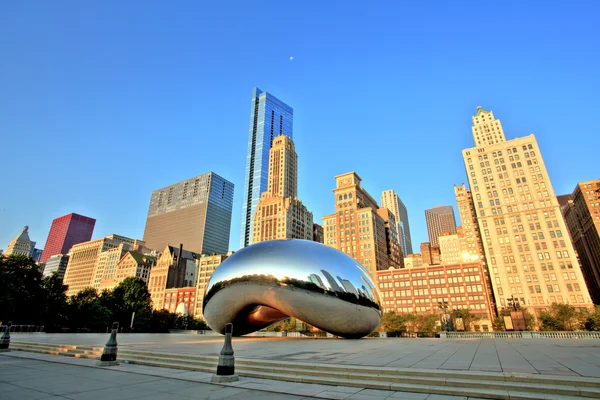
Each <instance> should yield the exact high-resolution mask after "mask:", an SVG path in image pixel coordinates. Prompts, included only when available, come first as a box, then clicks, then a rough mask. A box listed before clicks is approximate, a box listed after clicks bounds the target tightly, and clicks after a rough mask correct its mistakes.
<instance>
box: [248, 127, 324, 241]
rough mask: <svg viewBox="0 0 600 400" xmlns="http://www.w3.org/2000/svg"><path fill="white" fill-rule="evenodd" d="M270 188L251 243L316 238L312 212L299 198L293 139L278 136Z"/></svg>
mask: <svg viewBox="0 0 600 400" xmlns="http://www.w3.org/2000/svg"><path fill="white" fill-rule="evenodd" d="M269 160H270V161H269V176H268V186H267V191H266V192H264V193H263V194H262V195H261V197H260V201H259V202H258V206H257V207H256V215H254V227H253V229H252V243H258V242H264V241H266V240H275V239H305V240H312V238H313V215H312V213H311V212H309V211H308V210H307V209H306V207H305V206H304V204H302V201H300V200H298V198H297V194H298V155H297V154H296V151H295V149H294V142H293V141H292V139H290V138H289V137H288V136H285V135H279V136H277V137H276V138H275V140H273V147H272V148H271V151H270V158H269Z"/></svg>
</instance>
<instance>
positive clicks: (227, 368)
mask: <svg viewBox="0 0 600 400" xmlns="http://www.w3.org/2000/svg"><path fill="white" fill-rule="evenodd" d="M232 333H233V324H231V323H229V324H226V325H225V344H224V345H223V349H222V350H221V355H220V356H219V364H218V365H217V373H216V374H215V375H213V376H212V379H211V382H215V383H221V382H235V381H239V380H240V377H239V376H237V375H236V374H235V357H234V356H233V347H232V346H231V335H232Z"/></svg>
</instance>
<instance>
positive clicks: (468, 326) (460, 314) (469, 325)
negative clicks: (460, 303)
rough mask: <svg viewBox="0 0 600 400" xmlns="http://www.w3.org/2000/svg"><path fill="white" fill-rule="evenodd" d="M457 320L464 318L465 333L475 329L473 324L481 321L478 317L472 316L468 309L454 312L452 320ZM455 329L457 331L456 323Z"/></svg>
mask: <svg viewBox="0 0 600 400" xmlns="http://www.w3.org/2000/svg"><path fill="white" fill-rule="evenodd" d="M456 318H462V320H463V324H464V326H465V331H471V330H472V329H473V324H474V323H475V322H477V321H479V320H480V318H479V317H478V316H476V315H475V314H472V313H471V311H469V310H467V309H461V310H453V311H452V319H454V320H455V321H456ZM454 329H456V322H455V323H454Z"/></svg>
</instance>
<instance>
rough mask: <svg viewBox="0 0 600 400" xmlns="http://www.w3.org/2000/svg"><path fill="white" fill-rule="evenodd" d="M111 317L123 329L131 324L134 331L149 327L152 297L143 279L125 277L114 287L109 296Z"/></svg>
mask: <svg viewBox="0 0 600 400" xmlns="http://www.w3.org/2000/svg"><path fill="white" fill-rule="evenodd" d="M107 301H110V302H111V303H112V308H111V309H112V312H113V319H114V320H115V321H118V322H119V326H121V327H123V329H124V330H125V331H127V330H129V328H130V326H131V319H132V316H133V313H134V312H135V317H134V319H133V328H134V330H136V331H145V330H147V329H148V328H149V327H150V319H151V316H152V299H151V297H150V293H149V292H148V287H147V286H146V282H144V280H143V279H141V278H137V277H129V278H125V279H124V280H123V281H121V283H119V284H118V285H117V287H115V288H114V290H113V291H112V294H111V298H110V299H107Z"/></svg>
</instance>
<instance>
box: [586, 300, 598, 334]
mask: <svg viewBox="0 0 600 400" xmlns="http://www.w3.org/2000/svg"><path fill="white" fill-rule="evenodd" d="M585 329H587V330H588V331H600V306H596V308H595V309H594V312H591V313H590V314H589V316H588V318H587V320H586V321H585Z"/></svg>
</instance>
